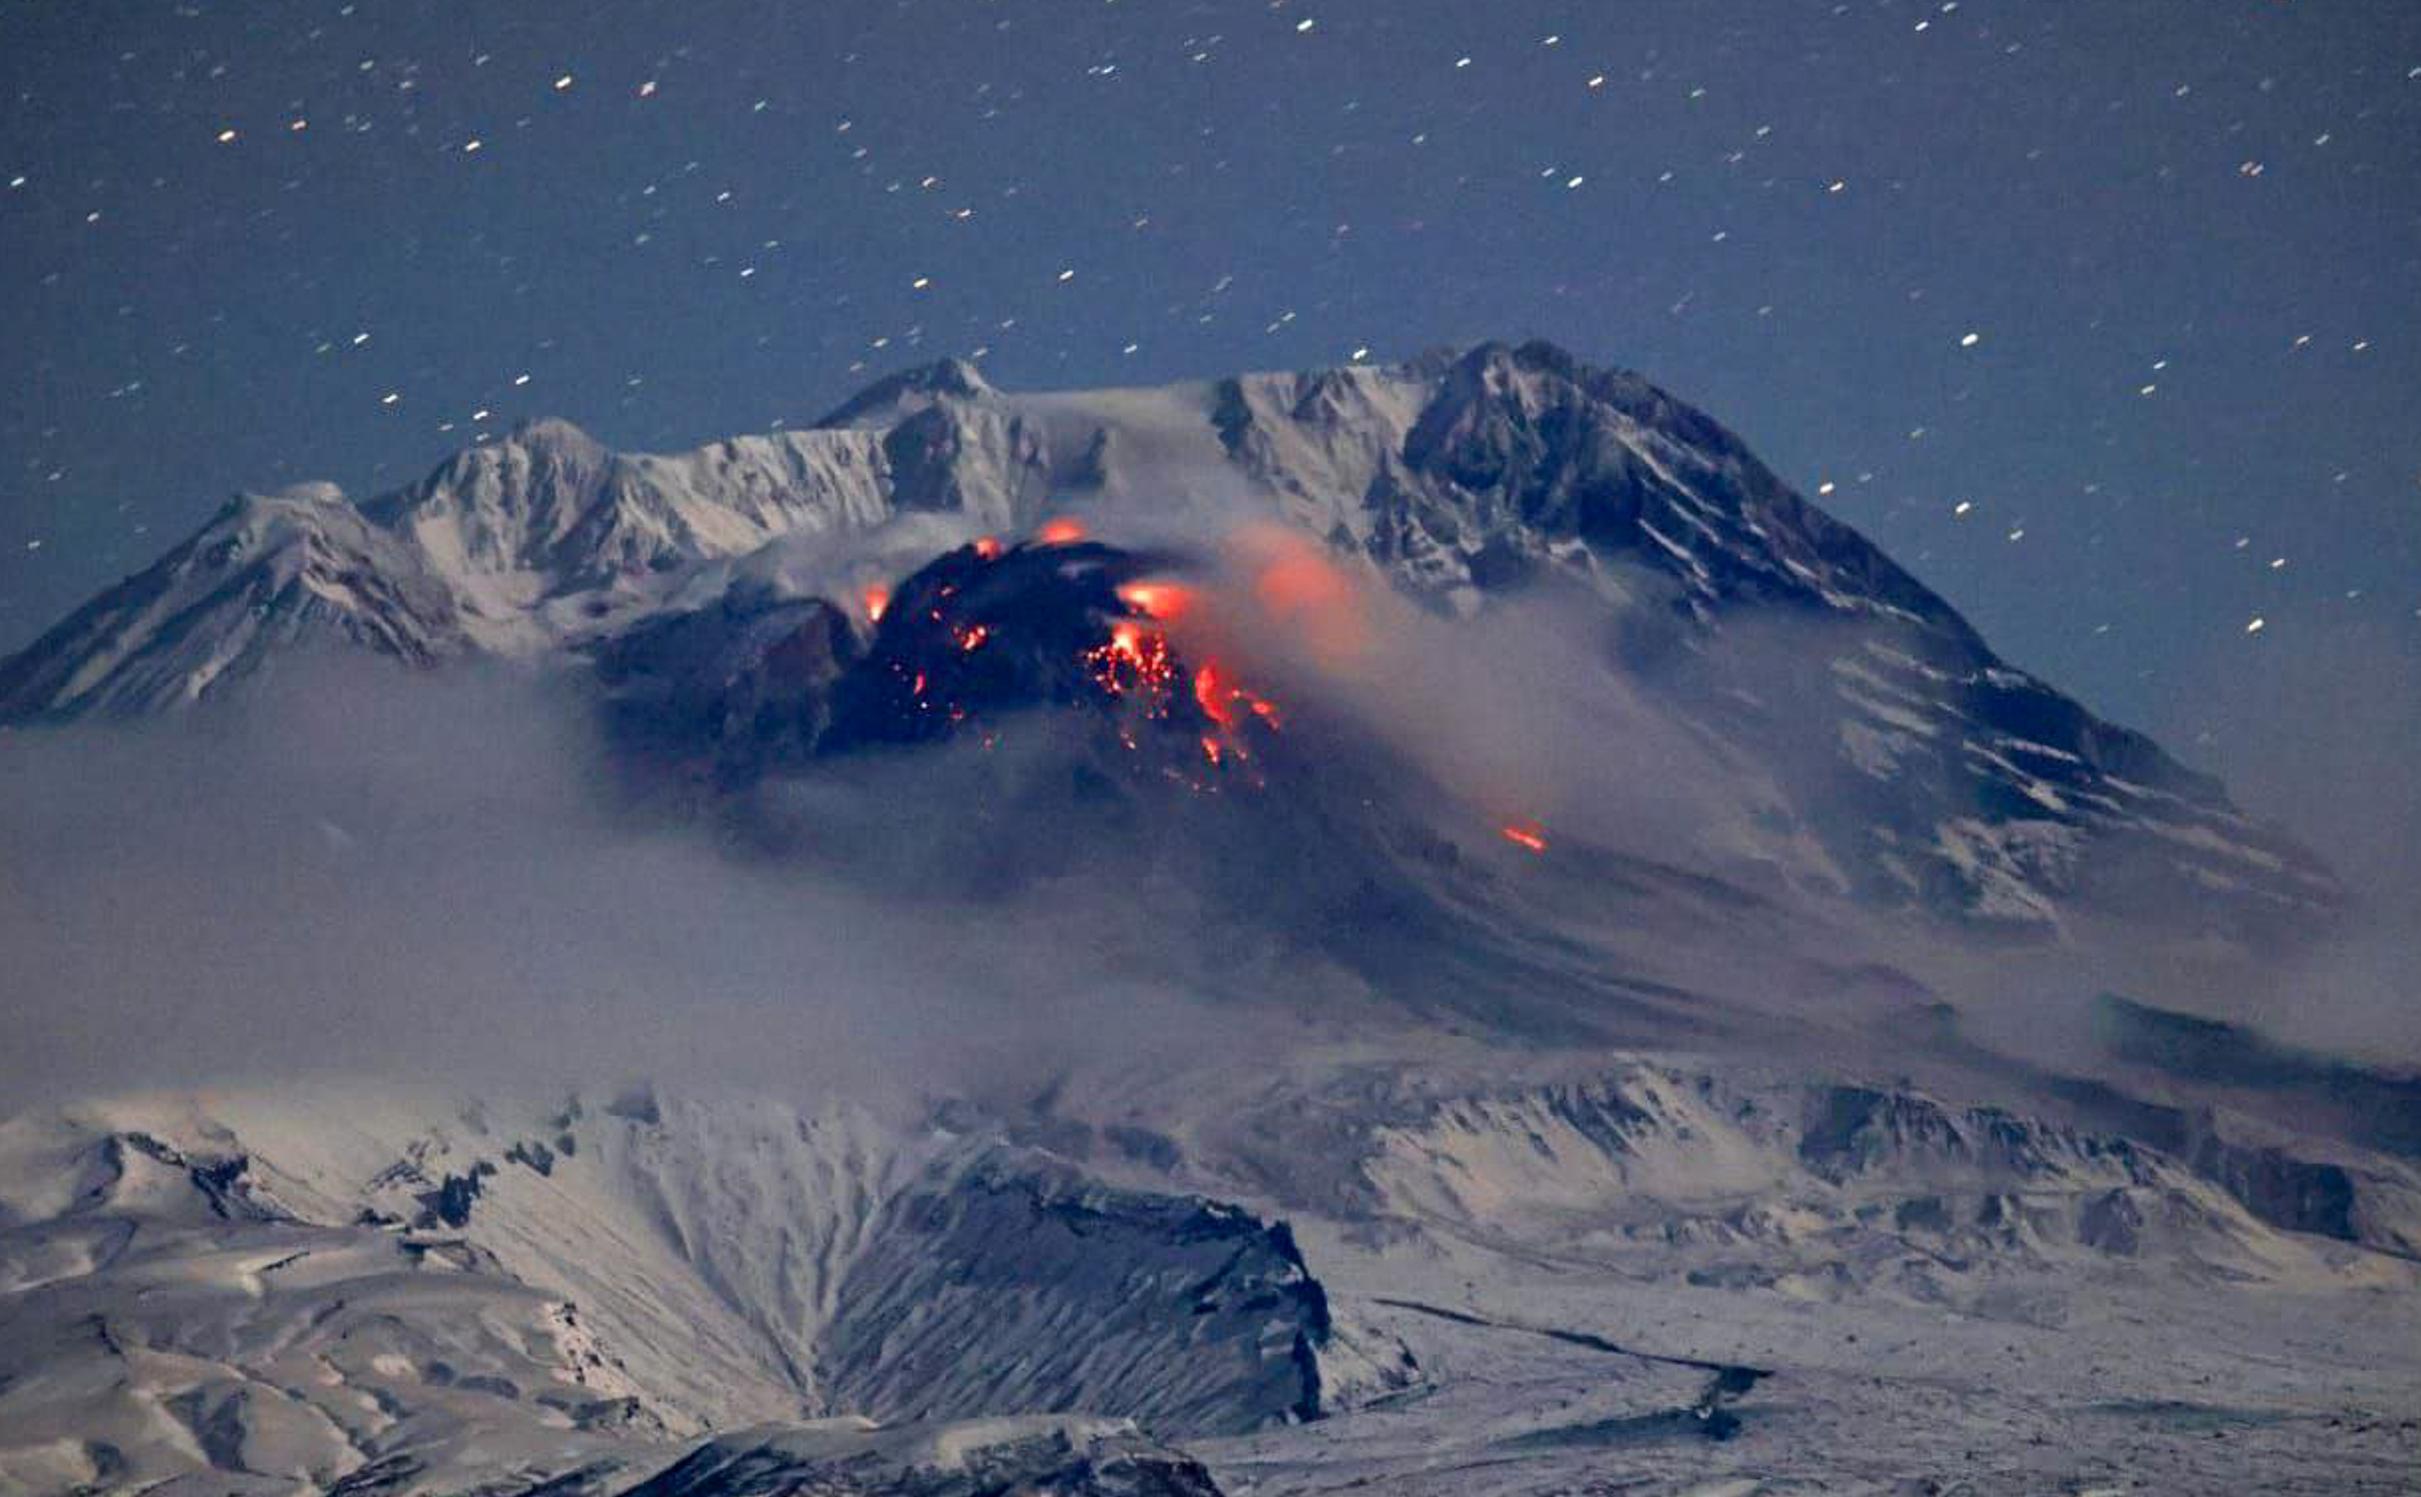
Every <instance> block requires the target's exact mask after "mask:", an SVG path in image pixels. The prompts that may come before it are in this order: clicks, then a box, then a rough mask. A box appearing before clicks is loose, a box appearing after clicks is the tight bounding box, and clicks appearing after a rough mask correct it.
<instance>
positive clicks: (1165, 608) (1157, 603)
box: [1118, 582, 1194, 621]
mask: <svg viewBox="0 0 2421 1497" xmlns="http://www.w3.org/2000/svg"><path fill="white" fill-rule="evenodd" d="M1118 601H1119V602H1121V603H1124V604H1125V605H1126V606H1127V607H1129V608H1132V609H1134V610H1135V611H1136V612H1137V613H1140V614H1142V615H1143V616H1144V617H1145V618H1147V619H1160V620H1162V621H1167V620H1170V619H1174V618H1176V617H1177V616H1178V615H1180V614H1182V613H1184V612H1185V610H1186V609H1188V608H1190V607H1192V606H1193V601H1194V595H1193V590H1192V589H1191V588H1187V587H1184V586H1181V585H1179V584H1177V583H1174V582H1129V583H1126V584H1124V585H1123V586H1121V587H1120V588H1119V589H1118Z"/></svg>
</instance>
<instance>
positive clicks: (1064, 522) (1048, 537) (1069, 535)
mask: <svg viewBox="0 0 2421 1497" xmlns="http://www.w3.org/2000/svg"><path fill="white" fill-rule="evenodd" d="M1034 538H1035V539H1036V540H1038V541H1040V542H1042V543H1043V544H1044V545H1046V546H1070V545H1074V544H1075V543H1076V542H1078V541H1080V540H1083V539H1084V526H1083V524H1082V523H1081V522H1079V521H1076V520H1071V519H1069V518H1068V517H1067V516H1065V515H1061V516H1060V517H1059V518H1058V519H1055V520H1045V521H1043V522H1042V528H1041V529H1040V530H1037V531H1035V532H1034Z"/></svg>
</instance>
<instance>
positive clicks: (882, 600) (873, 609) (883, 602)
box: [864, 582, 891, 624]
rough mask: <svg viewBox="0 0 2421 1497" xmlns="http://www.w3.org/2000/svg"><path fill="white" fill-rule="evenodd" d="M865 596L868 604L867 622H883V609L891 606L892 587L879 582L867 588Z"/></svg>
mask: <svg viewBox="0 0 2421 1497" xmlns="http://www.w3.org/2000/svg"><path fill="white" fill-rule="evenodd" d="M864 596H865V604H866V622H867V623H869V624H879V623H881V622H882V621H883V610H884V609H886V608H889V607H890V606H891V589H889V588H887V587H885V586H883V585H882V584H881V583H879V582H878V583H876V584H875V585H874V586H872V587H869V588H867V589H866V592H865V595H864Z"/></svg>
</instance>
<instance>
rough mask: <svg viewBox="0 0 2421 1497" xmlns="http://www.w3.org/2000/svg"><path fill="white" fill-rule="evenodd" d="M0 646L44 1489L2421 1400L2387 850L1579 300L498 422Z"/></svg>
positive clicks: (1839, 1433)
mask: <svg viewBox="0 0 2421 1497" xmlns="http://www.w3.org/2000/svg"><path fill="white" fill-rule="evenodd" d="M0 722H5V723H7V724H9V725H10V726H8V727H7V728H6V729H4V730H0V754H4V755H6V756H7V768H8V770H9V771H10V773H11V778H10V780H9V781H8V783H11V784H13V785H15V786H18V787H21V790H20V793H17V794H15V795H12V796H11V799H10V800H9V802H8V803H7V805H6V808H5V809H6V812H7V815H8V818H9V819H8V821H7V823H6V831H7V834H8V836H9V837H10V838H11V839H12V841H14V842H15V844H16V845H17V846H20V847H22V848H24V849H26V857H25V860H24V862H23V865H22V866H23V867H24V868H26V869H28V870H33V871H32V872H31V873H29V874H16V873H15V871H14V870H13V869H11V870H0V942H5V943H6V944H7V945H8V946H9V947H10V948H11V949H12V950H15V951H19V952H22V953H25V956H26V959H25V960H23V961H21V962H17V963H13V964H12V966H13V967H14V968H15V970H13V971H12V972H11V974H10V975H9V977H8V979H7V984H8V985H7V987H6V988H5V990H0V997H4V998H5V1001H6V1004H7V1012H8V1014H9V1016H10V1025H11V1032H10V1036H9V1038H10V1039H11V1041H12V1043H11V1045H10V1046H9V1050H10V1054H9V1055H8V1056H7V1057H6V1058H5V1059H4V1060H0V1084H4V1085H5V1086H6V1087H7V1088H8V1089H9V1091H10V1093H11V1096H10V1099H9V1105H8V1106H7V1108H6V1109H5V1110H6V1113H7V1116H6V1119H5V1121H0V1492H26V1493H53V1492H69V1491H94V1492H100V1491H111V1492H116V1491H129V1492H131V1491H159V1492H171V1493H174V1492H196V1493H199V1492H214V1493H215V1492H243V1493H269V1492H300V1491H339V1492H346V1493H353V1494H367V1493H384V1492H394V1493H405V1492H414V1493H419V1492H428V1493H452V1492H487V1493H532V1494H535V1493H539V1492H548V1493H564V1494H569V1493H620V1492H633V1491H643V1492H650V1493H694V1494H701V1497H703V1494H710V1493H711V1494H721V1497H732V1494H740V1493H759V1492H762V1493H782V1492H802V1493H805V1492H814V1493H823V1492H863V1493H897V1494H935V1497H939V1494H966V1497H974V1494H978V1493H1012V1492H1017V1493H1023V1492H1034V1493H1065V1494H1076V1493H1127V1494H1136V1497H1145V1494H1203V1493H1212V1492H1225V1493H1229V1494H1237V1493H1246V1492H1252V1493H1293V1492H1304V1493H1309V1492H1326V1491H1337V1490H1365V1491H1384V1492H1405V1493H1438V1494H1446V1493H1505V1494H1515V1493H1534V1492H1568V1493H1581V1492H1614V1491H1624V1492H1629V1491H1671V1492H1704V1493H1714V1492H1741V1493H1745V1492H1752V1491H1799V1490H1806V1491H1815V1490H1825V1491H1844V1490H1846V1491H1865V1490H1879V1491H1936V1492H1950V1491H1971V1492H1979V1493H1981V1492H2002V1491H2006V1492H2038V1491H2080V1492H2081V1491H2090V1490H2132V1489H2146V1490H2161V1491H2218V1490H2247V1489H2260V1490H2277V1491H2296V1490H2303V1491H2315V1492H2318V1491H2330V1492H2336V1491H2363V1490H2376V1491H2394V1490H2409V1489H2410V1485H2411V1481H2412V1473H2413V1472H2414V1471H2415V1470H2416V1469H2421V1351H2416V1350H2415V1348H2417V1347H2421V1313H2416V1307H2421V1297H2417V1296H2416V1293H2415V1291H2416V1288H2421V1283H2417V1279H2421V1266H2417V1265H2421V1167H2417V1166H2416V1163H2415V1161H2416V1160H2417V1159H2421V1080H2416V1079H2415V1078H2414V1076H2413V1074H2412V1073H2411V1072H2410V1070H2409V1069H2407V1067H2409V1065H2410V1063H2411V1060H2412V1056H2411V1055H2410V1054H2409V1053H2403V1052H2400V1051H2398V1050H2396V1049H2395V1048H2394V1047H2393V1046H2388V1047H2383V1048H2377V1047H2375V1048H2376V1053H2373V1054H2369V1055H2365V1056H2361V1057H2350V1056H2341V1055H2336V1054H2332V1053H2328V1052H2327V1051H2326V1050H2325V1048H2324V1047H2321V1046H2319V1045H2316V1044H2312V1043H2308V1042H2302V1041H2301V1040H2300V1039H2299V1036H2298V1034H2297V1033H2296V1032H2295V1031H2294V1030H2293V1028H2292V1026H2291V1025H2290V1026H2283V1027H2282V1026H2281V1025H2280V1024H2279V1023H2278V1022H2277V1020H2278V1018H2279V1016H2281V1015H2287V1016H2294V1015H2298V1014H2304V1013H2309V1014H2311V1015H2313V1016H2314V1017H2315V1018H2319V1017H2324V1016H2325V1012H2326V1009H2327V1005H2328V1004H2329V1003H2331V1002H2332V1000H2333V992H2332V989H2331V987H2330V985H2329V984H2330V977H2329V975H2328V974H2329V973H2330V971H2331V970H2332V969H2331V968H2330V967H2329V966H2328V965H2327V963H2326V961H2325V960H2324V959H2322V956H2321V955H2319V954H2324V953H2326V952H2328V951H2330V950H2331V949H2332V947H2331V942H2332V941H2335V940H2337V939H2339V937H2340V935H2341V933H2342V932H2343V930H2344V929H2345V928H2346V927H2347V926H2348V924H2349V923H2351V922H2354V921H2357V920H2358V919H2359V918H2360V906H2361V900H2360V895H2361V891H2359V890H2348V889H2346V888H2344V887H2343V886H2341V885H2340V884H2339V882H2338V881H2337V879H2336V878H2335V877H2334V876H2333V875H2332V874H2331V873H2330V872H2329V871H2328V869H2327V868H2326V866H2325V865H2324V863H2323V862H2322V861H2321V859H2319V858H2318V857H2316V856H2314V855H2313V854H2312V853H2311V852H2309V851H2307V850H2305V849H2303V848H2301V847H2300V846H2298V845H2297V844H2296V843H2295V842H2294V841H2293V839H2292V838H2290V837H2288V836H2287V835H2285V834H2284V833H2283V832H2281V831H2279V830H2278V829H2276V828H2274V827H2271V826H2268V825H2266V824H2264V823H2263V822H2261V821H2260V820H2259V819H2258V818H2257V817H2254V816H2252V815H2250V814H2248V813H2247V812H2245V811H2244V810H2242V809H2240V808H2239V807H2237V806H2236V805H2234V804H2233V803H2232V802H2231V801H2230V800H2229V798H2228V797H2227V795H2226V793H2225V792H2224V790H2223V789H2222V788H2221V787H2220V786H2218V785H2217V784H2216V783H2214V782H2212V781H2210V780H2209V779H2208V778H2206V777H2204V776H2202V775H2199V774H2197V773H2195V772H2194V771H2192V770H2190V769H2188V768H2186V767H2184V766H2182V765H2180V764H2178V763H2177V762H2175V761H2174V760H2172V759H2171V758H2170V757H2169V756H2168V755H2167V754H2166V753H2164V752H2163V751H2162V750H2161V749H2160V748H2159V747H2158V746H2157V745H2154V744H2153V743H2151V742H2150V741H2149V740H2147V739H2144V738H2143V737H2141V736H2140V735H2137V734H2135V733H2132V732H2130V731H2128V730H2126V729H2123V728H2120V727H2117V726H2114V725H2112V724H2109V723H2106V722H2103V721H2101V720H2100V719H2098V718H2096V717H2095V716H2094V715H2093V714H2092V713H2090V712H2089V711H2087V710H2086V709H2085V708H2084V707H2082V706H2081V705H2079V704H2077V703H2076V702H2074V701H2072V700H2070V699H2068V698H2067V697H2065V696H2063V695H2061V694H2060V693H2059V692H2058V691H2057V690H2056V689H2055V688H2053V687H2052V686H2050V685H2048V684H2046V683H2043V682H2041V681H2039V680H2036V679H2035V678H2033V677H2031V676H2028V675H2026V674H2025V673H2023V672H2022V671H2019V670H2017V669H2015V668H2013V667H2011V666H2010V665H2008V664H2007V663H2006V662H2004V661H2002V660H2001V659H2000V658H1999V657H1998V656H1997V655H1995V654H1994V653H1993V652H1992V651H1991V650H1990V649H1989V648H1988V647H1987V646H1986V645H1985V643H1984V642H1983V641H1982V640H1981V639H1980V638H1979V637H1977V636H1976V634H1975V632H1974V631H1973V630H1972V629H1971V628H1970V627H1969V626H1968V625H1967V624H1966V623H1965V621H1964V620H1962V619H1961V618H1959V616H1958V615H1957V614H1956V612H1955V611H1953V610H1952V609H1951V608H1950V606H1949V605H1948V604H1947V603H1945V602H1944V601H1943V600H1941V599H1940V598H1938V597H1936V596H1934V595H1933V594H1932V593H1930V592H1929V591H1927V590H1926V589H1925V588H1924V587H1923V586H1922V585H1921V584H1919V583H1918V582H1917V581H1916V580H1915V579H1914V578H1912V577H1910V576H1909V575H1908V574H1907V573H1905V572H1903V571H1902V570H1901V569H1900V568H1899V567H1897V566H1896V565H1894V564H1893V563H1892V562H1891V561H1890V560H1889V559H1888V558H1886V557H1884V556H1883V555H1882V554H1881V553H1880V552H1879V551H1877V550H1876V549H1875V548H1874V547H1873V546H1872V545H1871V544H1869V543H1867V542H1866V541H1865V540H1864V539H1863V538H1861V537H1859V536H1858V535H1856V534H1855V533H1854V532H1852V531H1850V530H1848V529H1847V528H1846V527H1844V526H1842V525H1840V524H1839V523H1838V522H1836V521H1834V520H1832V519H1831V518H1830V517H1828V516H1826V515H1824V514H1823V513H1822V512H1820V511H1818V510H1816V509H1815V508H1813V507H1812V506H1810V505H1808V504H1807V503H1806V502H1805V501H1804V500H1802V499H1800V498H1799V497H1798V496H1797V495H1795V494H1793V493H1791V492H1790V491H1789V489H1788V488H1787V487H1785V486H1784V485H1783V484H1782V483H1781V482H1780V481H1779V480H1778V479H1776V478H1775V477H1774V475H1772V474H1771V473H1770V472H1768V471H1766V470H1765V469H1764V468H1763V467H1762V466H1761V465H1760V464H1758V463H1757V461H1756V459H1755V458H1754V457H1753V456H1751V455H1750V454H1749V453H1748V452H1747V451H1746V449H1745V448H1744V447H1743V446H1741V444H1740V443H1739V442H1738V440H1737V439H1736V438H1734V437H1732V436H1731V435H1730V434H1729V433H1728V432H1725V431H1724V430H1723V429H1722V428H1721V427H1719V426H1717V425H1716V424H1715V423H1714V422H1712V421H1711V420H1709V419H1708V418H1707V417H1705V416H1703V415H1701V414H1699V413H1698V412H1695V411H1693V410H1691V409H1689V408H1688V407H1686V406H1683V405H1681V404H1680V403H1678V402H1676V401H1674V400H1673V399H1672V398H1671V397H1669V396H1666V395H1664V394H1663V393H1662V392H1660V391H1657V390H1656V389H1654V387H1652V386H1650V385H1648V384H1646V383H1645V382H1644V381H1642V380H1639V379H1638V378H1637V377H1635V376H1631V375H1626V374H1620V373H1614V372H1608V371H1602V370H1595V369H1591V368H1588V367H1587V366H1584V365H1581V364H1579V363H1578V362H1577V361H1575V360H1573V359H1571V358H1570V357H1569V356H1568V355H1565V354H1563V353H1561V352H1560V351H1558V350H1554V349H1551V348H1546V347H1544V346H1541V345H1532V346H1529V347H1525V348H1521V349H1509V348H1504V347H1497V346H1490V347H1483V348H1479V349H1474V350H1470V351H1468V352H1464V353H1458V354H1441V355H1437V356H1434V357H1431V358H1428V359H1424V360H1420V361H1416V362H1415V363H1412V364H1409V365H1404V366H1398V367H1394V368H1389V369H1361V368H1357V369H1351V370H1342V371H1327V372H1321V373H1315V374H1307V375H1254V376H1246V377H1242V378H1238V379H1233V380H1227V381H1220V382H1214V383H1206V384H1203V385H1198V386H1184V387H1177V388H1173V389H1168V390H1155V391H1107V392H1077V393H1067V394H1055V395H1043V396H1019V395H1009V394H1004V393H1002V392H999V391H996V390H993V389H991V388H990V387H989V386H987V385H985V384H984V383H983V381H982V380H981V378H980V376H978V375H977V374H976V373H975V371H974V370H973V369H971V368H970V367H968V366H965V365H959V364H951V365H942V366H937V367H935V368H933V369H929V370H923V371H916V372H913V373H911V374H908V375H903V376H900V377H898V378H896V379H893V380H890V381H886V382H885V383H884V384H882V385H878V386H876V387H875V388H873V389H872V390H869V391H868V392H867V393H866V394H865V395H864V396H862V397H860V398H859V399H858V400H856V401H853V402H851V403H850V404H849V405H848V406H846V407H844V408H843V409H842V410H840V411H838V412H835V413H834V414H833V416H832V417H831V418H830V419H829V420H828V421H827V422H825V423H824V424H822V425H821V426H819V427H818V428H816V429H814V430H810V431H801V432H789V433H781V434H776V435H771V436H760V437H747V438H739V439H735V440H733V441H730V442H726V443H720V444H717V445H715V446H713V447H709V448H706V449H703V450H701V451H699V452H695V453H690V454H685V455H680V456H673V457H647V456H630V455H622V454H615V453H611V452H609V451H607V450H605V449H604V448H603V447H601V446H600V445H598V444H597V443H595V442H594V441H592V440H590V439H589V438H587V437H586V436H584V435H583V434H581V433H579V432H577V431H576V430H573V429H571V428H569V427H567V426H564V425H562V424H560V423H545V424H541V425H538V426H534V427H529V428H524V429H522V430H520V431H518V432H516V433H514V434H513V435H511V436H510V437H509V438H505V439H503V440H500V441H497V442H494V443H489V444H485V445H482V446H480V447H477V448H474V449H472V450H470V451H468V452H466V453H464V454H462V455H461V456H460V457H458V458H457V459H455V460H453V461H452V462H449V463H448V464H446V465H445V466H444V467H442V468H441V469H440V470H439V471H438V472H437V473H435V474H433V475H432V476H431V477H430V478H429V479H428V480H427V481H426V482H424V483H422V484H420V485H416V486H414V487H412V488H410V489H406V490H403V491H399V492H397V493H395V494H390V495H386V496H382V497H379V498H376V499H373V500H369V501H366V502H364V503H361V504H359V505H356V504H354V503H353V502H351V501H349V500H347V499H345V498H344V497H343V496H342V495H340V494H337V493H335V492H334V491H333V490H331V489H328V488H326V487H324V486H321V487H311V488H305V489H300V490H293V491H288V492H286V493H282V494H279V495H274V496H249V497H245V498H241V499H239V500H237V501H236V502H234V503H233V504H231V505H230V506H228V508H227V509H226V510H225V511H223V512H222V513H221V514H220V515H218V516H217V517H216V518H215V519H213V520H212V521H211V523H210V524H209V525H208V526H206V527H205V528H204V529H203V530H202V531H201V532H200V533H199V534H197V535H196V536H195V537H193V538H192V539H191V540H189V541H187V542H186V543H184V544H183V545H181V546H179V547H178V548H176V549H175V550H174V551H172V552H171V553H170V554H169V555H168V556H167V557H165V558H164V559H163V560H162V561H161V562H160V563H159V564H157V565H156V566H154V567H153V568H151V569H149V570H147V571H145V572H144V573H142V574H139V575H138V576H135V577H133V578H129V579H128V580H127V581H126V582H125V583H123V584H122V585H121V586H119V587H118V588H116V589H113V590H112V591H110V592H109V593H106V594H104V595H103V596H101V597H100V598H97V599H95V600H94V601H93V603H91V604H90V605H88V606H87V607H86V608H85V609H83V610H81V611H79V612H78V613H77V614H76V615H75V616H73V617H71V618H70V619H68V620H66V621H65V622H63V623H62V624H60V625H59V626H58V627H57V628H56V629H54V630H53V631H51V632H50V633H49V634H48V635H46V636H45V637H44V638H43V639H41V640H40V641H38V642H37V643H36V644H35V645H33V646H32V647H31V648H29V649H28V650H26V651H25V652H23V653H22V654H21V655H19V656H17V657H15V658H13V659H11V660H9V661H6V662H0ZM38 787H49V788H38ZM100 792H105V793H100ZM2253 1020H2261V1021H2263V1022H2261V1023H2254V1022H2250V1021H2253Z"/></svg>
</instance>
